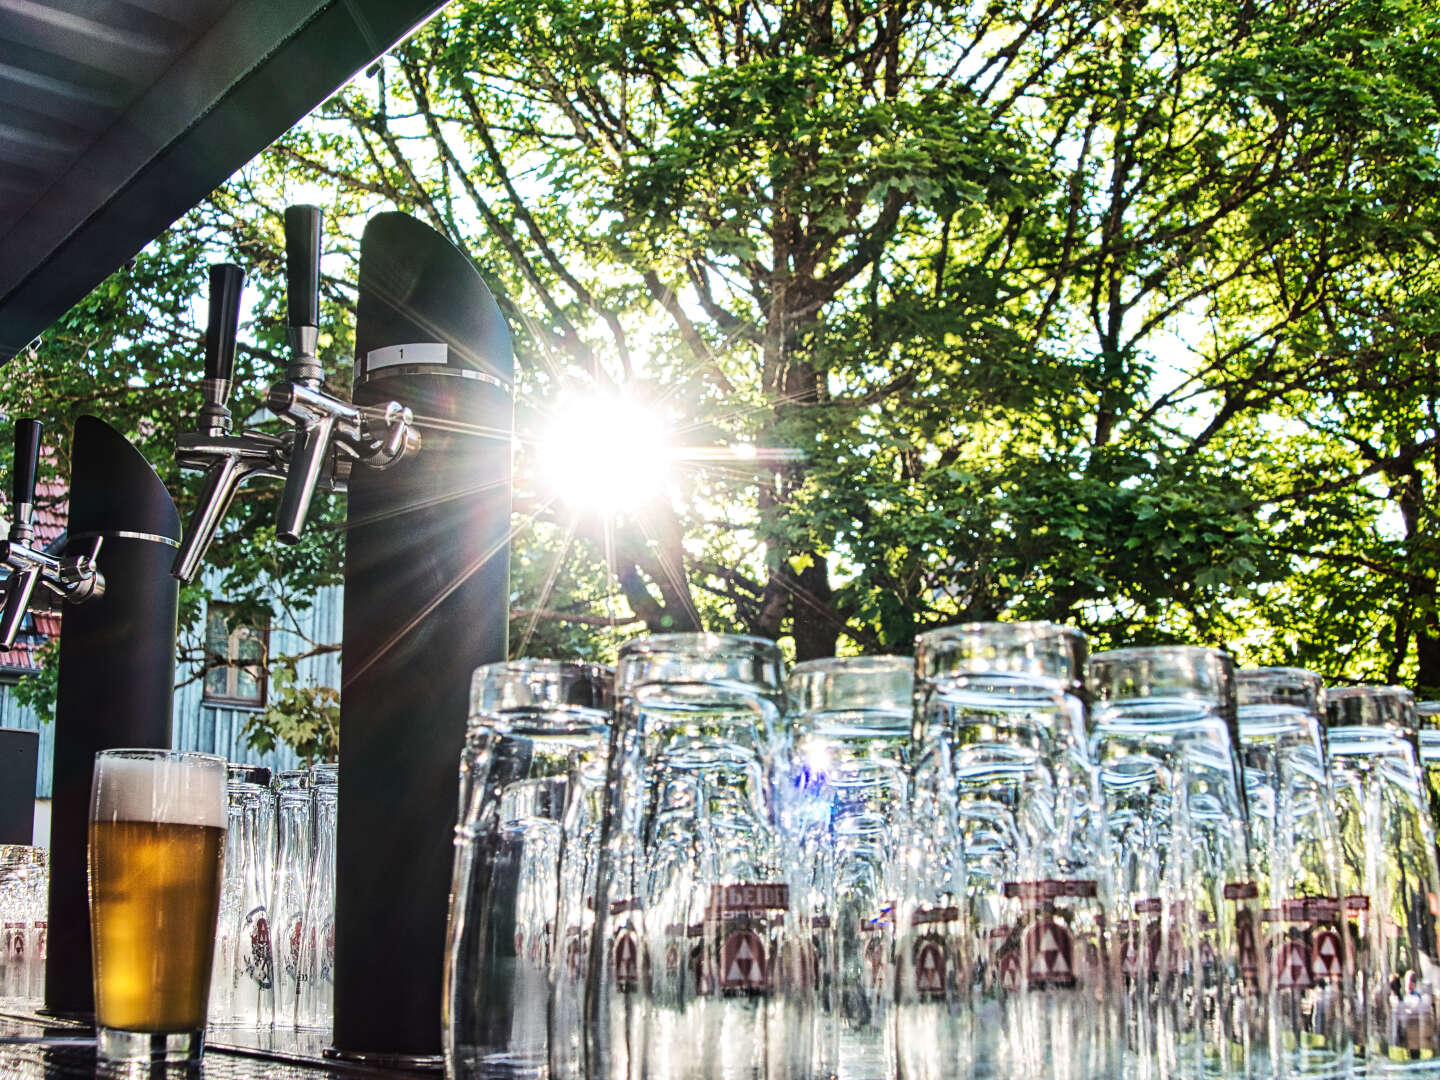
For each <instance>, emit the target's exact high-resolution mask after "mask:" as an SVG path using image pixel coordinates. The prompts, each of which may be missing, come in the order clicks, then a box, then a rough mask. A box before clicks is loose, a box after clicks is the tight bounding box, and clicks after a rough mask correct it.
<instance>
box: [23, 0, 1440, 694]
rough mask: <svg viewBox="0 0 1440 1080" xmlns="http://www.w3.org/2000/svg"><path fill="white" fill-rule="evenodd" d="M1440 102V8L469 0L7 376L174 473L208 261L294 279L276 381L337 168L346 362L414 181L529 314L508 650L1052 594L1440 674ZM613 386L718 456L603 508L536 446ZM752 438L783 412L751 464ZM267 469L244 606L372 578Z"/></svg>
mask: <svg viewBox="0 0 1440 1080" xmlns="http://www.w3.org/2000/svg"><path fill="white" fill-rule="evenodd" d="M1437 133H1440V24H1437V22H1436V20H1434V19H1433V13H1432V12H1431V11H1430V10H1429V8H1428V6H1427V5H1425V4H1421V3H1419V2H1417V0H1335V2H1334V3H1326V4H1318V5H1317V4H1300V3H1292V2H1290V0H1281V2H1279V3H1274V4H1266V5H1258V6H1257V5H1249V4H1241V5H1235V4H1229V3H1221V2H1219V0H1202V2H1200V3H1191V4H1185V5H1180V4H1174V3H1168V2H1158V3H1148V4H1144V5H1134V4H1126V5H1118V6H1117V5H1114V4H1096V3H1090V2H1086V0H1082V2H1080V3H1072V4H1065V5H1049V6H1046V5H1041V6H1038V7H1022V6H1020V5H1015V4H1003V3H997V4H990V5H981V6H976V5H964V4H955V3H950V2H947V0H926V2H923V3H916V4H898V3H890V2H882V3H879V4H876V5H871V6H869V7H864V6H860V7H854V6H852V7H849V8H844V7H840V8H837V7H835V6H834V5H830V4H822V3H810V2H804V0H784V2H776V3H760V4H754V3H738V2H735V3H720V4H719V5H718V6H717V5H716V4H714V3H706V4H695V3H691V2H688V0H682V2H680V3H677V4H664V5H660V4H655V3H643V2H642V3H639V4H637V3H635V2H634V0H626V2H625V3H619V2H616V0H600V2H599V3H598V4H590V5H582V6H578V7H577V6H576V5H566V4H561V3H558V2H556V0H465V2H463V3H456V4H454V5H451V6H450V7H447V8H446V9H445V10H444V11H443V12H442V13H441V14H440V15H439V16H437V18H436V19H435V20H433V21H432V22H431V23H430V24H429V25H428V26H427V27H426V28H425V29H424V30H422V31H421V32H420V33H418V34H416V35H415V36H413V37H412V38H411V39H409V40H408V41H407V42H406V43H405V44H403V45H402V46H400V47H399V48H398V49H397V50H396V52H395V53H394V54H393V55H392V56H391V57H390V58H388V59H387V60H386V61H385V62H384V64H382V65H381V66H380V68H379V70H378V74H377V76H376V77H375V78H374V79H370V80H360V81H357V82H356V83H355V84H353V85H351V86H350V87H348V88H346V89H345V90H344V91H343V92H342V93H340V94H338V95H336V96H335V97H334V98H332V99H331V100H330V101H329V102H327V104H326V105H325V106H323V107H322V109H321V110H320V111H319V112H318V113H317V114H316V115H315V116H314V117H312V118H311V119H310V120H309V121H307V122H306V123H304V124H302V125H300V126H299V127H297V128H296V129H295V130H294V131H292V132H290V133H289V134H287V135H286V136H285V137H284V138H283V139H282V140H281V141H280V142H279V143H278V144H277V145H276V146H275V147H273V148H272V149H271V150H270V151H268V152H267V153H266V154H265V155H263V156H262V157H261V158H260V159H257V161H256V162H254V163H252V164H251V165H250V166H248V167H247V169H246V170H244V171H243V172H242V173H241V174H240V175H238V176H237V177H236V178H235V179H233V180H232V182H231V183H230V184H229V185H227V187H225V188H223V189H221V190H220V191H218V192H216V193H215V194H214V195H213V196H212V198H211V200H210V202H209V203H208V204H207V205H206V206H204V207H201V208H200V209H198V210H197V211H196V212H195V213H194V214H192V215H191V216H190V217H189V218H188V219H187V220H186V222H184V223H183V224H182V225H181V226H180V227H177V228H176V229H174V230H171V231H170V232H167V233H166V234H165V236H163V237H161V238H160V239H159V240H157V242H156V244H155V245H152V247H151V248H149V249H147V251H146V252H144V253H142V254H141V256H140V257H139V258H138V259H137V260H136V263H135V265H134V266H132V267H131V268H129V269H127V270H126V271H124V272H123V273H122V274H120V275H117V277H116V278H115V279H112V281H111V282H108V283H107V284H106V285H105V286H104V287H102V289H101V290H98V291H97V293H96V294H95V295H94V296H92V297H91V298H90V299H89V300H87V301H86V302H85V304H83V305H81V306H80V307H79V308H77V309H76V311H75V312H72V313H71V315H70V316H67V320H66V321H65V322H63V323H62V324H61V326H60V327H59V328H57V330H56V331H54V332H52V334H50V335H48V336H47V338H46V340H45V343H44V345H43V346H42V349H41V352H40V353H37V354H36V356H34V357H31V358H29V359H28V360H26V361H22V362H21V363H19V364H18V366H17V365H16V364H12V365H11V367H10V368H9V369H7V372H6V376H5V377H6V379H7V381H10V383H11V386H10V390H11V391H12V393H11V400H17V401H28V400H33V401H35V402H37V403H39V404H40V406H41V407H43V408H45V409H49V410H50V411H51V412H52V413H54V414H55V415H57V416H60V417H63V416H66V415H69V414H68V413H66V411H65V410H67V409H73V408H77V407H80V405H79V403H80V401H81V399H82V398H84V397H85V396H86V395H87V394H90V395H91V396H92V398H93V396H94V394H95V393H96V392H97V391H95V390H94V389H93V388H94V387H99V388H101V389H100V391H98V392H99V393H100V394H102V396H103V397H104V405H103V407H104V408H105V409H109V408H111V406H112V404H113V405H114V406H115V407H116V408H117V410H118V413H119V415H122V416H127V417H133V419H130V420H127V421H126V423H127V424H128V427H127V430H130V431H134V432H137V433H140V434H142V435H143V436H144V437H145V438H147V439H150V440H151V444H153V445H152V448H151V449H150V450H147V452H148V453H151V454H152V460H155V461H156V462H157V464H159V465H160V466H161V467H162V468H168V462H169V458H168V457H167V456H166V455H167V453H168V450H166V449H165V447H166V446H170V445H173V431H174V428H175V421H176V418H177V417H185V418H188V417H189V416H190V415H193V409H194V402H193V400H192V397H191V382H192V381H193V378H194V372H195V370H196V367H197V365H198V360H197V359H196V357H197V355H198V348H197V346H196V331H195V328H194V326H193V325H192V324H191V322H190V321H189V319H188V309H187V308H186V306H185V302H184V301H185V298H186V297H188V296H190V295H192V294H193V293H194V292H195V291H196V290H197V289H198V287H199V277H200V274H201V269H202V263H203V261H204V257H205V256H206V255H207V254H208V253H213V252H221V251H224V252H230V253H233V254H235V255H237V257H239V258H241V260H242V261H244V262H245V263H246V265H247V266H248V267H251V268H252V270H253V274H252V276H253V277H255V278H256V279H258V280H259V282H260V283H261V291H260V300H259V301H258V303H257V305H256V308H255V312H254V315H253V317H251V318H250V320H249V322H248V323H247V328H246V335H245V341H246V347H245V350H244V352H243V353H242V359H243V362H244V365H245V367H244V372H245V374H244V377H243V378H242V385H241V388H240V389H239V390H237V400H239V401H241V402H243V404H242V406H241V407H240V408H238V409H237V415H243V413H244V409H246V408H254V407H255V406H256V405H257V404H258V402H259V400H260V393H261V390H262V387H263V384H264V382H265V377H264V376H263V374H262V373H263V372H266V371H273V370H274V368H275V365H277V364H278V360H277V357H278V356H279V355H280V354H281V352H282V341H281V329H280V319H279V317H278V316H279V308H278V303H279V296H278V291H277V290H278V283H279V281H280V274H279V266H280V261H281V258H280V240H279V229H278V211H279V208H280V206H281V205H282V204H283V202H284V197H285V193H287V192H289V191H291V190H293V189H294V188H295V187H296V186H297V185H299V184H307V185H319V186H321V187H322V188H323V190H324V192H325V193H326V194H325V200H324V201H327V202H328V204H329V207H328V208H329V210H330V213H331V218H332V220H333V221H334V222H335V224H336V228H335V230H334V231H333V232H332V233H331V234H330V239H329V243H330V245H331V248H332V253H331V256H330V260H329V262H327V268H329V270H330V272H331V274H332V275H333V276H331V277H327V281H326V289H325V300H326V303H327V304H328V305H329V310H328V312H327V325H330V326H333V327H334V332H333V333H332V335H331V336H330V337H329V338H328V339H327V340H326V341H325V343H324V344H325V351H326V358H327V363H328V364H329V365H330V367H331V369H332V372H333V374H334V376H335V378H336V379H337V380H338V381H339V382H340V383H341V384H342V385H343V382H344V370H345V362H344V357H345V355H346V353H347V351H348V350H349V349H351V348H353V330H352V328H351V327H352V321H353V319H352V312H351V310H350V308H351V304H352V300H353V298H352V296H351V293H350V286H349V285H348V284H347V283H348V282H349V281H351V280H353V276H354V273H353V270H354V265H353V264H354V259H355V255H356V247H357V237H358V233H359V228H360V226H361V224H362V222H363V220H364V219H365V217H366V216H367V215H368V214H369V213H371V212H373V211H375V210H379V209H385V208H390V207H399V208H401V209H404V210H407V211H409V212H411V213H414V214H416V215H417V216H418V217H420V218H422V219H423V220H425V221H427V222H428V223H430V224H431V225H433V226H434V227H435V228H437V229H439V230H441V231H442V232H444V233H445V234H446V235H448V236H449V237H450V238H451V239H452V240H453V241H454V242H455V243H456V244H457V245H459V246H460V247H461V248H462V249H463V250H465V251H466V252H467V253H469V254H470V256H471V257H472V259H473V260H474V262H475V264H476V266H477V267H478V268H479V269H480V271H481V273H482V274H483V275H484V276H485V278H486V280H487V282H488V283H489V284H490V286H491V287H492V289H493V290H494V292H495V294H496V296H497V299H498V300H499V302H500V304H501V306H502V309H503V310H504V311H505V313H506V315H507V317H508V318H509V320H510V322H511V326H512V330H513V332H514V337H515V341H516V348H517V355H518V360H519V375H518V377H519V386H518V395H519V400H518V403H517V428H518V432H519V435H520V439H519V446H518V452H517V459H516V465H517V477H518V481H517V502H516V522H515V524H516V529H517V532H516V537H515V541H514V550H513V554H512V570H513V574H512V597H511V604H512V609H513V612H512V615H513V617H512V635H511V640H512V647H514V648H516V649H524V650H525V651H527V652H530V653H534V654H539V655H556V656H561V655H577V656H585V657H596V658H605V657H607V656H609V655H610V654H611V652H612V650H613V648H614V646H615V643H616V641H617V640H619V639H622V638H623V637H625V636H627V635H629V634H631V633H633V632H638V631H639V630H640V629H642V628H646V629H650V630H661V629H676V628H684V627H687V626H705V627H707V628H710V629H714V630H738V631H745V632H751V633H760V634H765V635H770V636H782V637H787V638H789V639H790V640H789V641H788V642H787V647H790V648H792V649H793V651H794V653H795V654H796V655H797V656H800V657H809V656H815V655H822V654H824V653H827V652H829V651H832V650H836V649H838V650H840V651H856V650H864V651H879V650H889V651H906V650H908V649H909V648H910V647H911V642H912V640H913V636H914V634H915V633H917V632H919V631H922V630H924V629H926V628H928V627H932V626H936V625H941V624H944V623H946V622H953V621H959V620H963V619H1011V618H1050V619H1060V620H1066V621H1070V622H1073V623H1076V624H1078V625H1079V626H1081V627H1082V628H1083V629H1085V630H1086V631H1087V632H1088V633H1089V634H1091V635H1092V637H1093V638H1094V644H1095V646H1096V647H1103V646H1109V645H1120V644H1126V643H1131V642H1162V641H1180V640H1185V641H1199V642H1206V643H1212V644H1223V645H1225V646H1227V647H1229V648H1231V649H1232V650H1233V651H1235V652H1236V653H1237V655H1238V656H1239V657H1240V658H1241V659H1242V661H1244V662H1248V663H1258V662H1271V663H1278V662H1285V663H1302V664H1306V665H1309V666H1313V667H1315V668H1317V669H1318V670H1321V671H1323V672H1324V673H1325V674H1326V675H1327V676H1329V677H1331V678H1334V679H1363V680H1379V679H1384V680H1392V681H1393V680H1402V681H1411V682H1417V683H1419V684H1422V685H1427V686H1433V687H1440V622H1437V615H1436V599H1435V597H1436V553H1437V551H1436V523H1435V518H1434V515H1433V512H1432V510H1431V509H1430V507H1432V506H1433V505H1435V504H1436V495H1437V487H1440V473H1437V469H1440V421H1437V416H1440V409H1437V400H1440V364H1437V360H1436V349H1437V345H1440V251H1437V242H1436V237H1437V236H1440V160H1437V152H1436V145H1437V142H1436V136H1437ZM307 194H308V193H307ZM177 312H187V314H186V315H185V316H184V317H180V318H177ZM41 354H43V356H42V355H41ZM67 365H71V366H73V367H74V368H75V372H74V375H73V377H72V375H71V374H69V373H68V372H69V368H67ZM62 371H65V372H67V373H66V374H64V375H61V376H58V379H59V381H58V382H56V383H55V384H53V385H52V384H51V383H50V380H51V379H54V378H57V375H56V373H57V372H62ZM612 383H620V384H624V385H626V386H627V387H628V388H629V389H630V390H631V391H632V392H633V393H635V394H637V395H639V396H648V397H650V398H652V399H654V400H656V401H657V402H659V403H660V404H659V407H660V408H661V409H662V410H663V411H664V412H665V414H666V416H667V419H668V420H669V422H670V423H671V425H672V427H673V429H674V441H675V442H676V443H677V444H678V445H679V446H680V447H681V451H682V455H681V456H682V458H683V457H684V456H685V455H686V454H688V455H689V456H690V457H691V458H693V459H695V460H693V461H690V462H688V463H687V464H684V465H683V466H682V467H681V469H680V470H679V472H678V475H677V476H676V477H675V480H674V483H673V485H672V489H671V491H670V492H668V494H667V497H666V498H664V499H662V500H658V501H657V502H655V503H653V504H651V505H648V506H646V507H644V508H642V509H641V510H637V511H633V512H629V513H627V514H626V515H624V516H621V517H617V518H615V519H613V520H609V521H602V520H600V519H597V518H595V517H593V516H580V515H576V514H574V513H572V512H569V511H568V510H566V509H565V508H563V507H558V506H556V505H554V504H553V502H552V501H551V500H550V499H549V497H548V493H547V492H545V491H544V490H543V487H542V485H541V484H540V482H539V480H538V479H537V478H536V476H535V470H534V467H533V466H534V456H533V450H534V447H535V440H536V438H537V437H538V435H539V433H540V432H541V431H542V430H543V428H544V426H545V417H546V415H547V414H548V412H549V411H550V406H551V403H552V402H553V400H554V398H555V396H556V395H557V394H559V393H562V392H565V391H567V390H570V391H573V390H576V389H585V388H592V387H605V386H607V385H610V384H612ZM159 402H165V403H166V406H165V407H166V410H167V411H165V413H164V415H163V416H159V415H157V416H156V417H155V418H154V421H153V423H154V427H153V429H151V428H148V427H144V425H142V423H141V418H142V417H145V416H147V415H148V412H147V410H153V409H155V408H156V407H157V403H159ZM46 403H51V404H46ZM170 403H173V404H174V408H173V410H170ZM97 407H100V406H97ZM149 423H151V421H146V424H149ZM61 426H62V428H63V420H62V421H61ZM142 428H144V431H143V432H142V430H141V429H142ZM147 432H153V434H146V433H147ZM0 436H3V432H0ZM167 440H170V441H168V442H167ZM736 442H743V443H748V444H752V445H755V446H758V447H760V448H761V450H762V452H761V453H757V455H756V456H755V458H754V460H753V462H751V463H746V461H745V460H743V459H736V460H728V461H725V460H721V461H719V462H718V463H717V461H716V458H717V455H716V453H715V452H714V451H715V450H716V448H717V447H723V446H727V445H731V444H734V443H736ZM151 444H147V445H151ZM765 448H777V449H780V450H784V451H786V452H787V455H788V456H787V457H786V458H785V459H784V460H783V461H780V462H771V461H770V460H769V459H768V458H767V457H766V456H765V454H764V453H763V450H764V449H765ZM274 495H275V492H274V490H273V489H267V488H264V487H260V486H257V487H255V488H254V489H251V490H250V491H248V492H247V495H246V498H245V500H243V505H242V506H241V508H240V511H239V512H238V513H237V514H236V515H235V517H234V520H233V523H232V524H231V525H229V526H227V531H226V533H225V535H224V536H222V538H221V540H220V541H219V543H218V545H217V549H216V559H217V564H218V565H220V566H222V567H224V568H225V571H224V572H225V591H226V593H227V594H228V598H237V597H238V598H239V599H240V600H241V602H242V606H243V605H253V606H254V607H255V608H257V609H258V608H261V607H265V606H267V605H268V606H273V605H274V604H275V603H276V600H275V598H274V596H273V595H272V594H270V593H267V592H266V589H267V588H268V586H265V587H262V586H261V585H260V584H258V583H260V582H264V581H283V582H285V587H286V590H287V595H286V596H285V597H284V598H283V599H284V601H285V602H286V603H289V604H292V605H295V604H302V603H304V597H305V595H306V590H307V589H309V588H311V587H312V586H313V585H315V584H318V583H321V582H325V581H333V580H336V577H335V575H336V574H337V573H338V567H339V565H340V550H339V540H340V530H339V528H338V525H337V523H338V522H339V521H340V520H341V515H342V513H343V506H342V505H341V503H340V501H338V500H335V501H331V502H329V503H327V505H326V506H325V507H324V508H323V512H322V516H321V527H319V528H316V529H312V530H311V531H310V533H309V535H307V538H306V543H305V544H304V545H302V546H301V547H300V548H297V549H286V548H283V547H280V546H278V545H276V544H274V542H273V538H272V536H271V535H270V534H269V533H268V532H267V528H268V524H267V523H268V521H269V520H270V514H271V511H272V510H273V498H274ZM327 523H328V524H327ZM201 599H202V598H201V597H200V596H199V594H197V593H194V592H193V591H187V593H186V599H185V603H186V605H187V611H189V610H192V609H195V608H197V606H198V604H199V603H200V602H201Z"/></svg>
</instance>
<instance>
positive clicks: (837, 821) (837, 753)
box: [786, 656, 915, 1080]
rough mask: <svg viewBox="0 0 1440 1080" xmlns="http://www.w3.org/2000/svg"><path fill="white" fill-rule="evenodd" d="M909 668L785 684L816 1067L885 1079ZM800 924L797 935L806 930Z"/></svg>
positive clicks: (889, 1067) (904, 814)
mask: <svg viewBox="0 0 1440 1080" xmlns="http://www.w3.org/2000/svg"><path fill="white" fill-rule="evenodd" d="M914 668H915V664H914V661H913V660H911V659H910V658H909V657H907V656H865V657H848V658H840V659H828V660H810V661H807V662H806V663H803V664H797V665H796V666H795V667H794V668H793V669H792V670H791V672H790V678H789V680H788V682H787V684H786V691H787V698H788V701H789V710H790V714H789V722H790V730H791V738H792V740H793V742H794V751H793V767H792V769H791V797H790V799H789V800H788V801H789V802H790V803H791V814H790V821H789V822H788V823H787V828H788V830H789V831H790V834H791V835H792V836H794V838H795V839H796V840H797V841H798V842H799V844H800V852H801V864H800V865H801V869H802V871H808V875H807V874H802V876H801V877H800V878H799V879H798V880H797V882H796V888H797V890H803V892H804V893H806V894H808V895H804V896H802V897H800V906H801V907H802V909H803V910H806V911H808V912H809V927H808V938H809V940H808V942H806V943H805V944H804V946H803V947H802V948H803V949H807V950H808V957H807V958H808V959H809V960H810V961H811V962H812V964H813V970H814V974H815V976H816V989H817V1002H816V1010H817V1011H816V1017H815V1035H816V1038H815V1049H814V1051H813V1054H814V1061H813V1067H812V1071H813V1073H814V1075H816V1076H822V1077H823V1076H839V1077H840V1078H841V1080H862V1078H867V1077H886V1076H893V1075H894V1074H895V1070H896V1067H897V1066H896V1061H895V1045H894V1023H893V1021H894V1016H893V1013H894V1009H893V1001H894V997H895V977H894V971H893V952H894V946H895V933H894V930H895V918H894V912H895V906H896V900H897V898H898V896H899V887H900V882H899V877H900V871H901V862H900V850H901V843H902V841H903V840H904V835H905V833H904V830H905V826H906V824H907V822H908V820H909V818H908V814H909V803H910V798H909V794H910V792H909V789H910V754H909V750H910V717H911V712H912V708H913V706H912V698H913V696H914ZM806 929H807V928H805V927H802V928H801V931H802V933H804V932H806Z"/></svg>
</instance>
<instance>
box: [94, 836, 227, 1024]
mask: <svg viewBox="0 0 1440 1080" xmlns="http://www.w3.org/2000/svg"><path fill="white" fill-rule="evenodd" d="M224 841H225V830H224V829H218V828H213V827H210V826H205V825H174V824H170V823H169V822H158V821H114V822H108V821H102V822H91V824H90V926H91V933H92V941H93V943H94V949H95V1019H96V1021H97V1022H98V1023H99V1024H101V1025H103V1026H104V1027H109V1028H120V1029H123V1030H126V1031H151V1032H168V1031H198V1030H200V1029H201V1028H203V1027H204V1026H205V1006H206V1004H207V1001H208V999H209V994H210V963H211V957H212V952H213V949H212V946H213V942H214V938H215V917H216V912H217V911H218V910H219V906H220V864H221V856H222V852H223V849H224Z"/></svg>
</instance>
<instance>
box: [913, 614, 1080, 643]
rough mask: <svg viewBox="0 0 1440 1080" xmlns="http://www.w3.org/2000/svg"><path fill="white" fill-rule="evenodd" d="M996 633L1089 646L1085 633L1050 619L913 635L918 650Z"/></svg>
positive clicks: (980, 624) (958, 626)
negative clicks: (926, 645) (923, 644)
mask: <svg viewBox="0 0 1440 1080" xmlns="http://www.w3.org/2000/svg"><path fill="white" fill-rule="evenodd" d="M996 631H1013V634H1012V636H1014V637H1021V636H1030V637H1061V638H1067V637H1068V638H1074V639H1077V640H1079V641H1081V642H1083V643H1085V644H1086V645H1088V644H1089V639H1088V638H1087V637H1086V636H1085V631H1083V630H1081V629H1080V628H1079V627H1078V626H1071V625H1070V624H1069V623H1060V622H1054V621H1052V620H1050V619H1016V620H1014V621H1007V620H1003V619H997V620H995V621H993V622H978V621H977V622H965V623H955V624H953V625H951V626H937V627H936V628H935V629H933V630H922V631H921V632H920V633H918V634H916V635H915V646H916V648H917V650H918V649H919V647H920V643H921V642H936V641H942V642H943V641H955V640H963V639H968V638H972V637H974V636H975V635H976V634H980V633H988V634H994V633H995V632H996Z"/></svg>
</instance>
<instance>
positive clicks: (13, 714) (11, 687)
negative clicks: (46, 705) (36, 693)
mask: <svg viewBox="0 0 1440 1080" xmlns="http://www.w3.org/2000/svg"><path fill="white" fill-rule="evenodd" d="M14 691H15V684H14V683H13V682H10V681H9V680H8V679H7V681H6V682H4V683H0V727H5V728H21V729H23V730H25V731H37V730H38V731H39V732H40V745H39V748H38V750H37V752H36V755H35V797H36V798H37V799H48V798H50V773H51V770H52V768H53V765H54V761H55V725H54V724H41V723H40V722H39V719H38V718H37V717H36V715H35V710H34V709H32V708H29V707H28V706H22V705H20V703H19V702H17V701H16V700H15V693H14Z"/></svg>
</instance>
